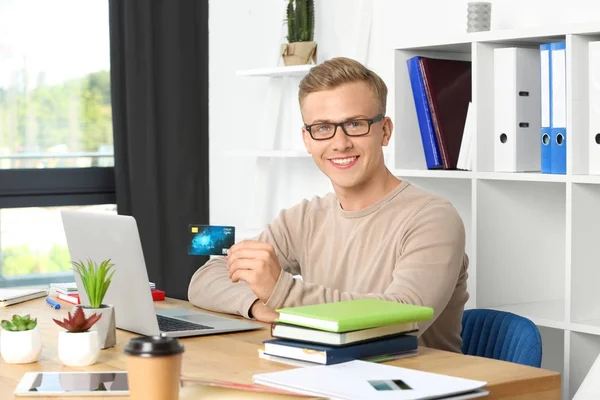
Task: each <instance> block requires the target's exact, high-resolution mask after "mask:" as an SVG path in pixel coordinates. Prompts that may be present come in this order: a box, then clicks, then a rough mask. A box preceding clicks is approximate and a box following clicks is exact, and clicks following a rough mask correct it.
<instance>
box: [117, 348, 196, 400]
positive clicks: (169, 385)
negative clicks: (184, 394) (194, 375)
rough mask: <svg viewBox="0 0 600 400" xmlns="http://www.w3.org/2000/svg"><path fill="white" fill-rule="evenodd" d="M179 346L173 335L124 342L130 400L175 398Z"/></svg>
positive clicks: (181, 349) (180, 351) (177, 389)
mask: <svg viewBox="0 0 600 400" xmlns="http://www.w3.org/2000/svg"><path fill="white" fill-rule="evenodd" d="M183 350H184V349H183V345H181V344H180V343H179V341H178V340H177V339H176V338H172V337H162V336H141V337H136V338H133V339H131V340H130V341H129V343H127V345H126V346H125V348H124V352H125V354H126V355H127V382H128V385H129V392H130V399H131V400H177V399H178V398H179V385H180V383H179V382H180V377H181V359H182V356H183Z"/></svg>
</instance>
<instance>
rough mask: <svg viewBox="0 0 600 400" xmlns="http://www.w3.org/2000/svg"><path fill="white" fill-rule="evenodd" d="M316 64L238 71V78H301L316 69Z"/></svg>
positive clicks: (236, 73)
mask: <svg viewBox="0 0 600 400" xmlns="http://www.w3.org/2000/svg"><path fill="white" fill-rule="evenodd" d="M314 66H315V65H314V64H305V65H290V66H280V67H272V68H257V69H246V70H240V71H236V72H235V75H236V76H262V77H270V78H278V77H279V78H281V77H301V76H304V75H306V73H307V72H308V71H309V70H310V69H311V68H312V67H314Z"/></svg>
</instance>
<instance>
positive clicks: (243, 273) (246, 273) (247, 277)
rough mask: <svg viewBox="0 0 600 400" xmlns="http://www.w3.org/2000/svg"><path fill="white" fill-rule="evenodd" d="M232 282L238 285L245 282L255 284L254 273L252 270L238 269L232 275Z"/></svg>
mask: <svg viewBox="0 0 600 400" xmlns="http://www.w3.org/2000/svg"><path fill="white" fill-rule="evenodd" d="M231 281H232V282H233V283H237V282H239V281H245V282H246V283H248V284H251V283H252V282H254V271H252V270H250V269H238V270H236V271H235V272H234V273H233V274H232V275H231Z"/></svg>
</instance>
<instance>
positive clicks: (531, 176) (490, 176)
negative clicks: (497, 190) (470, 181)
mask: <svg viewBox="0 0 600 400" xmlns="http://www.w3.org/2000/svg"><path fill="white" fill-rule="evenodd" d="M476 177H477V179H481V180H498V181H524V182H566V181H567V176H566V175H559V174H542V173H539V172H478V173H477V174H476Z"/></svg>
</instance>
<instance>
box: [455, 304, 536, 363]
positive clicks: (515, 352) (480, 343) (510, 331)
mask: <svg viewBox="0 0 600 400" xmlns="http://www.w3.org/2000/svg"><path fill="white" fill-rule="evenodd" d="M461 336H462V339H463V345H462V352H463V354H468V355H473V356H480V357H487V358H494V359H496V360H503V361H510V362H514V363H518V364H523V365H530V366H533V367H538V368H539V367H540V366H541V364H542V338H541V335H540V331H539V329H538V328H537V326H535V324H534V323H533V322H531V321H530V320H529V319H527V318H525V317H522V316H519V315H516V314H513V313H510V312H505V311H497V310H488V309H472V310H465V311H464V313H463V318H462V334H461Z"/></svg>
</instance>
